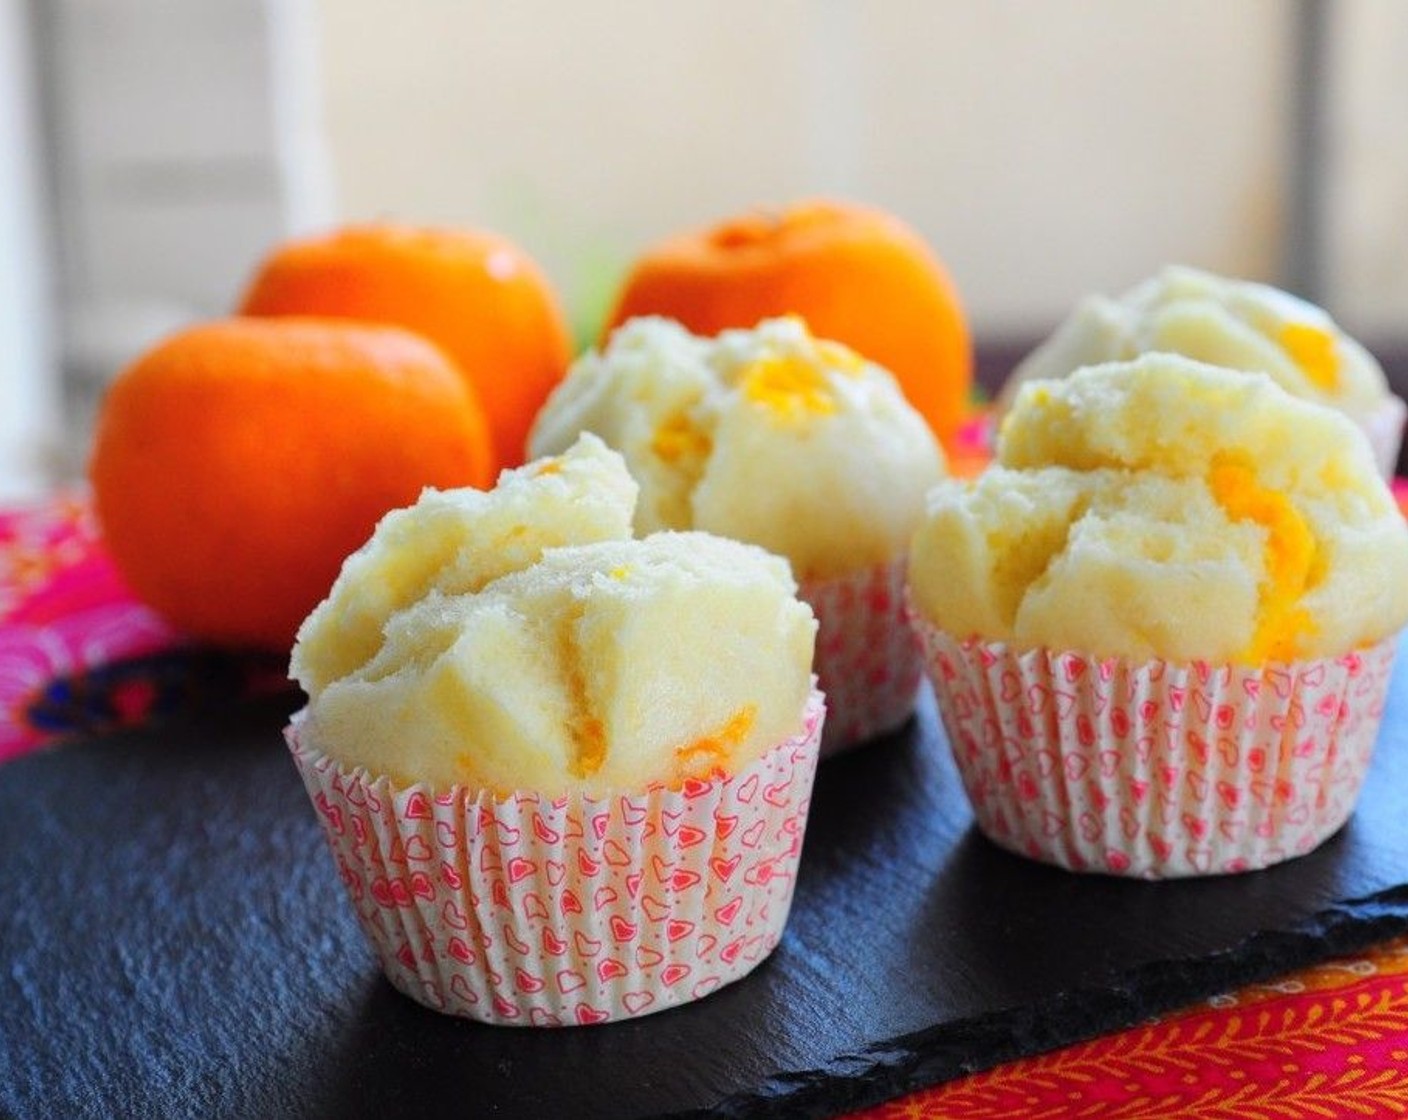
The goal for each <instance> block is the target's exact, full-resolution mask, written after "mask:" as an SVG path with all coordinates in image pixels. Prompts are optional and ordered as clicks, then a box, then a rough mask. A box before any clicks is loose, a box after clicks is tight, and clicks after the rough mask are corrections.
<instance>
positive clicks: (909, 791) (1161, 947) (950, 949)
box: [0, 658, 1408, 1118]
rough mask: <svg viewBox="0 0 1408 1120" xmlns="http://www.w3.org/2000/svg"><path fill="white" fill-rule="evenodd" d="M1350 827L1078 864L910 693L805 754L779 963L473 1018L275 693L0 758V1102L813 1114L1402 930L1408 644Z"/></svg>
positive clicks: (125, 1111) (32, 1110)
mask: <svg viewBox="0 0 1408 1120" xmlns="http://www.w3.org/2000/svg"><path fill="white" fill-rule="evenodd" d="M1404 661H1405V659H1402V658H1400V665H1399V668H1398V671H1397V673H1396V676H1395V680H1394V684H1393V689H1392V692H1391V696H1390V705H1389V712H1388V715H1387V718H1386V720H1385V726H1384V730H1383V733H1382V734H1381V736H1380V740H1379V747H1378V751H1377V755H1376V760H1375V763H1374V768H1373V771H1372V772H1371V774H1370V776H1369V780H1368V783H1367V786H1366V789H1365V792H1364V796H1363V798H1362V800H1361V803H1360V808H1359V811H1358V813H1357V814H1356V816H1355V817H1354V818H1353V820H1352V821H1351V823H1350V824H1349V826H1348V827H1347V828H1346V829H1345V830H1343V831H1342V832H1341V833H1340V834H1339V835H1338V836H1336V837H1335V838H1334V839H1333V840H1331V841H1330V842H1329V843H1328V844H1326V845H1325V846H1324V847H1322V848H1321V849H1320V850H1319V851H1317V852H1315V853H1313V854H1312V855H1310V856H1308V857H1306V858H1304V859H1301V860H1298V861H1294V862H1292V863H1290V864H1286V865H1283V866H1281V867H1279V868H1274V869H1272V870H1269V871H1265V872H1261V873H1258V874H1253V875H1246V876H1241V877H1236V878H1231V879H1212V880H1204V881H1193V882H1187V881H1185V882H1172V883H1163V884H1155V883H1141V882H1127V881H1122V880H1115V879H1106V878H1098V877H1082V876H1075V875H1071V874H1067V873H1065V872H1062V871H1058V870H1054V869H1051V868H1046V867H1042V866H1039V865H1037V864H1033V863H1028V862H1026V861H1024V860H1021V859H1019V858H1017V857H1015V856H1011V855H1008V854H1006V853H1005V852H1002V851H999V850H998V849H996V848H995V847H993V846H992V845H990V844H988V843H987V842H986V841H985V840H983V839H982V838H981V837H979V836H978V835H977V834H976V833H975V832H974V830H973V829H972V828H971V818H970V815H969V812H968V809H967V806H966V804H965V802H964V800H963V797H962V793H961V790H960V789H959V786H958V784H957V779H956V777H955V775H954V772H953V770H952V766H951V764H950V762H949V760H948V758H947V753H946V748H945V746H944V743H943V735H942V732H941V731H940V730H939V728H938V723H937V719H936V717H935V714H934V710H933V707H932V701H931V700H930V699H928V697H927V695H926V698H925V701H924V703H923V705H922V706H921V711H920V714H919V716H918V717H917V719H916V721H914V722H913V723H912V724H911V725H909V726H908V727H907V728H905V729H904V730H903V731H902V732H901V733H899V734H897V735H895V736H892V737H890V738H889V739H887V740H883V741H880V742H877V743H875V744H873V745H870V746H868V747H866V748H863V749H861V750H858V751H856V752H853V753H852V754H850V755H847V756H843V757H841V758H838V759H835V760H832V761H830V762H828V763H826V764H825V765H824V766H823V767H822V772H821V776H820V778H819V780H818V785H817V790H816V795H815V799H814V802H813V809H812V818H811V821H812V823H811V826H810V829H809V832H808V835H807V840H806V850H805V855H804V859H803V868H802V873H801V875H800V877H799V882H798V888H797V896H796V901H795V904H794V907H793V916H792V920H791V923H790V924H789V926H788V930H787V934H786V937H785V938H784V940H783V942H782V945H781V946H780V947H779V949H778V951H777V953H776V954H774V956H773V957H772V959H771V960H769V961H768V962H766V963H765V964H764V965H763V966H762V967H761V968H760V969H759V970H758V971H757V972H755V973H754V974H753V975H752V976H750V977H749V978H747V979H746V980H744V981H742V982H740V983H739V984H736V985H734V986H733V987H731V988H727V989H724V990H723V991H721V992H719V993H716V994H715V995H713V996H711V997H709V998H708V999H706V1000H704V1001H702V1002H700V1003H697V1004H693V1005H690V1006H687V1007H684V1008H679V1009H676V1010H673V1011H669V1012H664V1013H662V1014H660V1015H656V1016H652V1017H647V1018H645V1019H641V1020H637V1021H634V1022H628V1023H622V1024H615V1025H611V1026H605V1027H593V1028H576V1029H565V1030H557V1031H535V1030H524V1029H510V1028H491V1027H484V1026H479V1025H475V1024H471V1023H467V1022H464V1021H461V1020H455V1019H449V1018H445V1017H441V1016H438V1015H436V1014H434V1013H432V1012H429V1011H426V1010H424V1009H422V1008H420V1007H419V1006H417V1005H415V1004H413V1003H412V1002H410V1001H409V1000H407V999H405V998H404V997H402V996H400V995H398V994H397V993H396V992H395V991H393V990H392V989H391V987H390V986H389V985H388V984H387V983H386V982H385V981H384V980H383V979H381V977H380V974H379V972H378V971H377V968H376V965H375V963H374V961H373V959H372V956H371V953H370V951H369V950H368V949H367V948H366V946H365V945H364V944H363V942H362V940H361V935H360V932H359V931H358V929H357V927H356V925H355V922H354V920H353V917H352V911H351V908H350V906H349V905H347V903H346V900H345V898H344V897H343V896H342V894H341V890H342V888H341V885H340V884H339V883H338V881H337V880H336V878H335V876H334V874H333V867H332V862H331V860H330V859H329V857H328V853H327V851H326V849H325V847H324V844H323V839H322V836H321V834H320V832H319V830H318V826H317V824H316V822H315V820H314V817H313V813H312V810H311V808H310V807H309V805H308V803H307V799H306V796H305V794H304V793H303V789H302V786H301V784H300V783H299V780H298V778H297V776H296V774H295V772H294V769H293V766H292V764H291V762H290V761H289V759H288V757H287V754H286V752H285V750H284V747H283V745H282V740H281V736H280V733H279V732H280V728H281V726H282V723H283V718H284V716H285V715H286V714H287V712H288V710H289V709H290V708H291V706H292V702H291V700H285V701H282V702H281V703H278V704H275V703H270V702H264V703H261V704H258V705H255V706H247V707H244V708H242V709H239V710H237V711H233V712H229V713H224V714H222V715H221V716H219V717H218V718H217V717H212V718H209V719H207V720H205V721H204V722H203V723H199V724H198V723H187V724H184V725H181V726H168V727H166V728H164V729H160V730H149V731H145V732H142V733H132V734H126V735H121V736H114V737H112V738H109V739H106V740H101V741H90V742H84V743H75V744H71V745H68V746H65V747H61V748H58V749H55V750H52V751H48V752H45V753H41V754H38V755H34V756H31V757H28V758H25V759H21V760H19V761H17V762H13V763H10V764H8V765H5V766H4V767H0V854H3V862H0V965H2V966H3V967H2V968H0V1114H5V1115H10V1114H13V1115H15V1116H19V1117H26V1118H27V1117H46V1116H63V1117H86V1116H92V1117H99V1116H102V1117H106V1116H143V1117H165V1116H171V1117H177V1116H179V1117H186V1116H202V1117H215V1116H237V1117H245V1116H248V1117H274V1116H278V1117H299V1116H312V1117H357V1116H387V1115H390V1116H395V1115H417V1116H420V1115H426V1116H435V1115H458V1116H480V1115H483V1116H504V1117H519V1116H523V1117H548V1116H553V1117H556V1116H573V1117H577V1116H580V1117H590V1116H634V1115H645V1114H658V1113H674V1112H696V1111H705V1110H711V1111H713V1112H716V1113H721V1114H727V1115H787V1116H804V1115H816V1116H821V1115H831V1114H835V1113H839V1112H842V1111H845V1110H847V1109H851V1108H856V1107H859V1106H862V1105H865V1104H869V1103H874V1102H878V1101H880V1100H883V1099H886V1098H888V1097H893V1096H896V1095H898V1094H900V1093H902V1092H904V1091H906V1090H909V1089H913V1088H916V1087H919V1086H921V1085H924V1084H930V1083H933V1082H936V1081H939V1080H943V1079H946V1078H951V1077H954V1076H957V1075H958V1074H960V1073H962V1072H964V1071H966V1070H972V1069H978V1068H983V1067H986V1066H990V1065H993V1064H995V1063H997V1062H1000V1061H1003V1060H1005V1059H1009V1058H1012V1057H1014V1056H1017V1055H1020V1054H1028V1053H1033V1052H1035V1051H1038V1050H1042V1049H1047V1048H1050V1047H1053V1046H1057V1045H1060V1044H1063V1043H1067V1042H1071V1041H1075V1040H1077V1039H1080V1038H1084V1037H1088V1036H1090V1035H1092V1034H1096V1033H1100V1032H1104V1031H1108V1030H1112V1029H1114V1028H1117V1027H1121V1026H1126V1025H1129V1024H1132V1023H1135V1022H1138V1021H1140V1020H1141V1019H1143V1018H1145V1017H1147V1016H1148V1015H1150V1014H1152V1013H1155V1012H1158V1011H1161V1010H1166V1009H1169V1008H1172V1007H1174V1006H1177V1005H1179V1004H1182V1003H1186V1002H1188V1001H1190V1000H1193V999H1196V998H1199V997H1202V996H1206V995H1209V994H1211V993H1213V992H1216V991H1218V990H1221V989H1225V988H1227V987H1229V986H1233V985H1236V984H1239V983H1244V982H1248V981H1251V980H1254V979H1262V978H1267V977H1269V976H1271V975H1273V974H1275V973H1278V972H1282V971H1284V970H1286V969H1288V968H1291V967H1294V966H1297V965H1300V964H1304V963H1308V962H1309V961H1312V960H1315V959H1319V958H1322V957H1326V956H1330V955H1333V954H1335V953H1338V952H1344V951H1349V950H1352V949H1356V948H1360V947H1362V946H1364V945H1367V944H1369V943H1371V942H1373V941H1376V940H1380V939H1382V938H1385V937H1387V936H1389V935H1392V934H1395V933H1399V932H1402V931H1404V930H1406V929H1408V885H1405V884H1408V813H1405V812H1404V811H1403V810H1404V798H1405V791H1408V679H1405V677H1408V667H1405V664H1404Z"/></svg>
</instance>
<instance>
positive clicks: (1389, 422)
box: [1358, 395, 1408, 482]
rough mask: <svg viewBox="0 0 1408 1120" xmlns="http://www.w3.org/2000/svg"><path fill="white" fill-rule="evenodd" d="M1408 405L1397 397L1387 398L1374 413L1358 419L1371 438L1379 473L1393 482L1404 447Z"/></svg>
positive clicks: (1371, 412) (1368, 413)
mask: <svg viewBox="0 0 1408 1120" xmlns="http://www.w3.org/2000/svg"><path fill="white" fill-rule="evenodd" d="M1405 416H1408V405H1405V404H1404V403H1403V401H1402V400H1400V399H1399V398H1398V397H1395V396H1392V395H1390V396H1387V397H1385V398H1384V399H1383V400H1382V401H1381V402H1380V403H1379V404H1378V405H1377V406H1376V407H1375V408H1374V409H1373V410H1372V411H1370V412H1367V413H1365V414H1364V415H1362V416H1360V417H1358V423H1359V427H1360V428H1361V429H1363V431H1364V434H1365V435H1366V436H1368V437H1369V446H1370V447H1371V448H1372V449H1373V451H1374V462H1375V463H1376V464H1378V468H1379V473H1380V474H1382V475H1383V476H1384V478H1385V479H1387V480H1388V481H1390V482H1392V481H1393V477H1394V475H1395V474H1397V472H1398V452H1399V450H1400V449H1401V448H1402V446H1403V422H1404V418H1405Z"/></svg>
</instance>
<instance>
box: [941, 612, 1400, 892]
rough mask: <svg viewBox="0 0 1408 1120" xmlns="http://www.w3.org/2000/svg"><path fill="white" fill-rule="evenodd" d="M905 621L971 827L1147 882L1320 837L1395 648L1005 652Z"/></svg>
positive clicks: (1352, 780)
mask: <svg viewBox="0 0 1408 1120" xmlns="http://www.w3.org/2000/svg"><path fill="white" fill-rule="evenodd" d="M915 625H916V629H917V631H918V633H919V636H920V640H921V642H922V644H923V647H924V652H925V658H926V667H927V670H928V673H929V677H930V679H931V680H932V681H933V684H934V691H935V694H936V696H937V698H938V702H939V711H940V713H941V715H942V717H943V722H944V729H945V730H946V731H947V733H948V740H949V744H950V746H951V747H952V750H953V755H954V761H955V762H956V764H957V766H958V770H959V774H960V775H961V777H962V779H963V785H964V788H965V790H966V791H967V794H968V800H969V802H970V804H971V805H972V807H973V815H974V817H975V818H976V820H977V823H978V827H979V828H981V829H982V831H983V832H984V833H985V834H986V835H987V836H988V837H989V838H990V839H991V840H993V841H994V842H995V843H997V844H999V845H1001V846H1002V847H1004V848H1008V849H1010V850H1011V851H1014V852H1017V853H1019V854H1022V855H1026V856H1030V857H1031V858H1032V859H1037V860H1042V861H1043V862H1046V863H1054V864H1058V865H1060V866H1062V867H1066V868H1069V869H1071V870H1073V871H1095V872H1103V873H1106V874H1114V875H1129V876H1138V877H1142V878H1149V879H1157V878H1169V877H1176V876H1186V875H1212V874H1230V873H1235V872H1239V871H1252V870H1255V869H1257V868H1262V867H1269V866H1270V865H1272V864H1275V863H1280V862H1282V861H1284V860H1287V859H1291V858H1293V857H1295V856H1299V855H1304V854H1305V853H1307V852H1309V851H1311V850H1312V849H1314V848H1315V847H1317V846H1319V845H1320V844H1321V843H1323V842H1324V841H1325V840H1327V839H1328V838H1329V837H1330V836H1332V835H1333V834H1334V833H1335V832H1336V831H1337V830H1338V829H1339V828H1340V826H1341V825H1343V824H1344V822H1345V821H1346V820H1347V819H1348V817H1349V814H1350V813H1351V812H1353V810H1354V803H1355V801H1356V799H1357V798H1358V796H1359V787H1360V785H1361V784H1362V783H1363V780H1364V775H1365V773H1366V771H1367V770H1368V766H1369V759H1370V756H1371V754H1372V752H1373V748H1374V739H1375V737H1376V736H1377V734H1378V728H1379V723H1380V720H1381V718H1382V716H1383V708H1384V699H1385V696H1386V694H1387V692H1388V684H1389V677H1390V675H1391V672H1392V668H1393V655H1394V650H1395V648H1396V645H1397V638H1396V636H1395V637H1391V638H1387V639H1385V640H1384V641H1382V642H1380V643H1379V644H1377V645H1375V646H1373V647H1370V648H1367V649H1361V650H1356V651H1354V652H1352V653H1349V654H1346V655H1344V656H1341V657H1333V658H1321V659H1317V660H1311V661H1303V662H1297V663H1294V664H1289V665H1270V666H1267V667H1265V668H1260V669H1258V668H1252V667H1246V666H1237V665H1209V664H1207V663H1205V662H1195V663H1190V664H1186V665H1181V664H1176V663H1172V662H1165V661H1149V662H1144V663H1130V662H1125V661H1122V660H1119V659H1115V658H1111V659H1105V660H1100V659H1095V658H1087V657H1084V656H1083V655H1081V654H1077V653H1067V652H1054V651H1051V650H1040V649H1039V650H1029V651H1027V652H1025V653H1017V652H1015V651H1013V650H1011V649H1009V648H1007V646H1005V645H1004V644H1003V643H1000V642H983V641H980V640H977V639H970V640H967V641H960V640H958V639H956V638H953V637H952V636H950V635H948V634H945V633H943V632H942V631H940V630H938V629H937V628H935V627H934V626H932V625H931V624H929V623H928V622H927V620H924V619H922V618H916V619H915ZM1004 697H1008V698H1009V699H1004Z"/></svg>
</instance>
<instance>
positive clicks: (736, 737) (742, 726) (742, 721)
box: [675, 704, 758, 777]
mask: <svg viewBox="0 0 1408 1120" xmlns="http://www.w3.org/2000/svg"><path fill="white" fill-rule="evenodd" d="M757 718H758V708H757V705H755V704H749V705H747V706H746V707H742V708H739V709H738V711H736V712H734V713H733V715H731V716H729V718H728V719H727V720H725V721H724V724H723V726H721V727H720V728H718V730H716V731H713V732H711V733H709V734H708V735H704V736H701V737H700V738H698V739H695V740H694V742H692V743H686V744H685V745H684V746H682V747H676V748H675V758H676V760H677V762H678V768H679V771H680V776H681V777H688V776H689V775H691V774H696V773H698V772H700V771H701V770H703V771H705V772H708V771H710V770H713V769H723V768H726V766H727V763H728V760H729V757H730V756H731V755H732V754H733V752H734V750H735V749H736V748H737V747H738V744H739V743H741V742H742V741H743V740H744V738H746V737H747V735H748V732H750V731H752V730H753V724H754V722H756V720H757Z"/></svg>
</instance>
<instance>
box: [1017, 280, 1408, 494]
mask: <svg viewBox="0 0 1408 1120" xmlns="http://www.w3.org/2000/svg"><path fill="white" fill-rule="evenodd" d="M1152 351H1161V352H1166V353H1173V354H1181V355H1183V356H1184V357H1187V358H1192V359H1195V360H1197V361H1202V362H1207V363H1209V364H1211V365H1217V366H1223V367H1225V368H1228V369H1236V370H1243V371H1246V372H1252V373H1264V374H1266V375H1267V376H1268V377H1270V378H1271V379H1272V380H1273V381H1275V382H1276V384H1277V385H1279V386H1280V387H1281V388H1282V389H1284V390H1285V391H1286V392H1288V393H1290V394H1291V395H1292V396H1295V397H1300V398H1302V399H1304V400H1308V401H1312V402H1314V403H1316V404H1321V405H1325V406H1326V407H1328V408H1333V409H1335V410H1336V411H1337V412H1340V413H1343V414H1344V415H1345V416H1347V417H1348V418H1349V419H1350V420H1352V421H1354V423H1355V424H1356V425H1357V426H1358V427H1360V428H1361V429H1362V430H1363V431H1364V432H1365V434H1366V435H1367V436H1368V437H1369V441H1370V444H1371V446H1372V447H1373V448H1374V456H1375V461H1376V463H1377V464H1378V467H1379V470H1380V473H1382V474H1383V475H1384V476H1385V477H1392V475H1393V471H1394V467H1395V465H1396V464H1397V461H1398V448H1399V442H1400V439H1401V435H1402V430H1403V420H1404V414H1405V411H1408V410H1405V406H1404V404H1403V402H1402V401H1401V400H1399V398H1398V397H1396V396H1394V395H1393V394H1392V393H1391V392H1390V391H1389V386H1388V382H1387V380H1386V378H1385V377H1384V372H1383V369H1382V368H1381V367H1380V366H1379V363H1378V362H1377V361H1375V360H1374V358H1373V356H1372V355H1371V354H1370V353H1369V352H1368V351H1367V350H1365V349H1364V347H1363V346H1361V345H1360V344H1359V343H1358V342H1356V341H1355V340H1354V339H1353V338H1351V337H1349V336H1348V335H1346V334H1345V333H1344V331H1342V330H1341V329H1340V328H1339V326H1338V325H1336V323H1335V322H1334V320H1332V319H1331V318H1330V316H1329V315H1328V314H1326V313H1325V312H1324V311H1323V310H1322V309H1321V308H1319V307H1316V306H1314V305H1313V304H1310V303H1307V302H1306V301H1304V300H1302V299H1298V298H1296V297H1295V296H1292V295H1290V294H1289V293H1287V292H1283V291H1281V290H1279V289H1277V288H1273V287H1270V286H1269V285H1266V284H1257V283H1252V282H1250V281H1243V280H1230V279H1225V278H1223V277H1220V276H1215V275H1213V274H1211V273H1207V272H1202V271H1199V270H1197V269H1192V268H1186V267H1178V266H1172V267H1168V268H1165V269H1164V270H1163V271H1162V272H1160V273H1159V274H1158V275H1157V276H1154V277H1152V278H1151V279H1149V280H1146V281H1144V282H1143V283H1142V284H1140V285H1138V286H1137V287H1135V288H1133V289H1132V290H1130V291H1129V292H1127V293H1126V294H1125V295H1123V296H1121V297H1120V298H1119V299H1109V298H1107V297H1104V296H1091V297H1089V298H1087V299H1085V300H1083V301H1081V303H1080V304H1079V305H1078V306H1077V307H1076V309H1075V311H1074V312H1072V314H1071V316H1070V317H1069V318H1068V319H1067V320H1066V321H1065V322H1064V323H1062V324H1061V326H1060V327H1058V328H1057V330H1056V331H1055V333H1054V334H1052V336H1051V337H1050V338H1049V339H1047V340H1046V341H1045V342H1044V343H1042V345H1041V346H1039V347H1038V348H1037V349H1036V350H1035V351H1033V352H1032V353H1031V354H1030V355H1029V356H1028V357H1027V358H1026V359H1025V360H1024V361H1023V362H1022V363H1021V364H1020V365H1019V366H1018V367H1017V369H1016V370H1015V371H1014V373H1013V375H1012V377H1011V378H1010V380H1009V381H1008V383H1007V385H1006V386H1005V387H1004V389H1003V392H1002V396H1001V400H1002V402H1003V403H1004V404H1010V403H1011V401H1012V399H1013V398H1014V397H1015V395H1016V392H1017V390H1018V389H1020V387H1021V386H1022V385H1024V384H1025V383H1026V382H1028V381H1037V380H1049V379H1053V378H1060V377H1066V376H1067V375H1069V374H1070V373H1072V372H1073V371H1074V370H1076V369H1079V368H1080V367H1082V366H1087V365H1096V364H1099V363H1102V362H1110V361H1126V360H1129V359H1132V358H1135V357H1137V356H1139V355H1140V354H1145V353H1149V352H1152Z"/></svg>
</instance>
